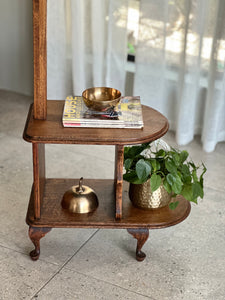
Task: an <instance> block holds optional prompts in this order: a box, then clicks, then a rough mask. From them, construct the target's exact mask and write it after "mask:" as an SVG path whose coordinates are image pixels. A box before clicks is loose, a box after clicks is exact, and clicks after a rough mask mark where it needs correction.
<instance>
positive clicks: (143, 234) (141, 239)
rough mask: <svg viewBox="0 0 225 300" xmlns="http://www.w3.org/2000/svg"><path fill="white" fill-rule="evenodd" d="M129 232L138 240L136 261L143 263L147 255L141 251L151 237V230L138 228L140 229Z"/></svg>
mask: <svg viewBox="0 0 225 300" xmlns="http://www.w3.org/2000/svg"><path fill="white" fill-rule="evenodd" d="M127 231H128V232H129V233H130V234H131V235H133V237H134V238H135V239H137V249H136V259H137V260H138V261H143V260H144V259H145V257H146V254H145V253H144V252H142V251H141V248H142V247H143V245H144V243H145V242H146V241H147V239H148V237H149V230H148V229H147V228H138V229H127Z"/></svg>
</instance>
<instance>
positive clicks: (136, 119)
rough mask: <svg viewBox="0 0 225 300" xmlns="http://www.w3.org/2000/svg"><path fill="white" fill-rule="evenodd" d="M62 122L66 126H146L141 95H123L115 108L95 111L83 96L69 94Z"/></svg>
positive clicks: (135, 127)
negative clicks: (89, 106)
mask: <svg viewBox="0 0 225 300" xmlns="http://www.w3.org/2000/svg"><path fill="white" fill-rule="evenodd" d="M62 122H63V126H64V127H94V128H133V129H138V128H142V127H143V126H144V124H143V117H142V107H141V101H140V97H131V96H129V97H122V98H121V100H120V102H119V103H118V104H117V105H116V107H114V108H113V109H109V110H107V111H104V112H103V111H94V110H91V109H89V108H87V107H86V105H85V103H84V101H83V98H82V97H81V96H78V97H72V96H68V97H67V98H66V101H65V105H64V111H63V117H62Z"/></svg>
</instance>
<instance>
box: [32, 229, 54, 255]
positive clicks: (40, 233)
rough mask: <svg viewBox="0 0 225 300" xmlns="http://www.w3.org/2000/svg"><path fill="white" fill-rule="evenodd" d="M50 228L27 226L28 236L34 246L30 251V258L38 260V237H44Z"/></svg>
mask: <svg viewBox="0 0 225 300" xmlns="http://www.w3.org/2000/svg"><path fill="white" fill-rule="evenodd" d="M50 230H51V228H48V227H31V226H30V227H29V237H30V239H31V241H32V243H33V244H34V246H35V249H34V250H32V251H31V252H30V257H31V259H32V260H38V258H39V256H40V239H41V238H42V237H44V236H45V235H46V234H47V233H48V232H49V231H50Z"/></svg>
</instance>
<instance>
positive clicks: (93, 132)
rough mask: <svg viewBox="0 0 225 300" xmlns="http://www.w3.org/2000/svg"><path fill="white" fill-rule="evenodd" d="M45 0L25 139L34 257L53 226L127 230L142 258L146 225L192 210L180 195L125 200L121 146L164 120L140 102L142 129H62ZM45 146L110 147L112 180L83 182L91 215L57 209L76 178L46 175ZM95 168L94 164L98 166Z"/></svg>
mask: <svg viewBox="0 0 225 300" xmlns="http://www.w3.org/2000/svg"><path fill="white" fill-rule="evenodd" d="M46 15H47V0H33V34H34V103H33V104H32V105H31V107H30V110H29V113H28V118H27V122H26V125H25V129H24V134H23V137H24V139H25V140H26V141H28V142H31V143H32V148H33V177H34V181H33V186H32V190H31V195H30V202H29V206H28V212H27V218H26V222H27V224H28V225H29V236H30V239H31V241H32V242H33V244H34V246H35V249H34V250H33V251H31V252H30V256H31V258H32V259H33V260H37V259H38V258H39V255H40V239H41V238H42V237H44V236H45V235H46V233H48V232H49V231H50V230H51V229H52V228H59V227H62V228H118V229H119V228H125V229H127V230H128V232H129V233H130V234H131V235H133V237H134V238H136V239H137V249H136V259H137V260H139V261H142V260H143V259H144V258H145V254H144V253H143V252H142V251H141V249H142V247H143V245H144V243H145V242H146V240H147V239H148V235H149V229H156V228H164V227H168V226H172V225H175V224H177V223H179V222H181V221H183V220H184V219H185V218H186V217H187V216H188V214H189V212H190V208H191V206H190V203H189V202H188V201H186V200H185V199H184V198H183V197H182V196H180V197H179V201H180V203H179V205H178V207H177V208H176V209H175V210H170V209H169V208H168V207H164V208H161V209H156V210H150V211H148V210H141V209H138V208H135V207H133V206H132V204H131V202H130V201H129V199H128V193H127V189H128V186H127V183H124V184H123V151H124V145H134V144H139V143H144V142H150V141H153V140H156V139H158V138H160V137H161V136H163V135H164V134H165V133H166V132H167V130H168V121H167V119H166V118H165V117H164V116H163V115H162V114H160V113H159V112H157V111H156V110H154V109H152V108H150V107H147V106H143V107H142V108H143V119H144V128H143V129H96V128H64V127H63V125H62V113H63V106H64V101H60V100H58V101H56V100H51V101H48V100H47V80H46V78H47V75H46V72H47V63H46V60H47V57H46ZM45 144H84V145H99V147H100V146H101V145H114V146H115V173H114V179H112V180H108V179H107V180H106V179H102V180H99V179H98V180H97V179H96V180H94V179H90V180H87V179H86V180H85V183H87V185H88V186H90V187H92V188H94V190H95V192H96V194H97V196H98V199H99V207H98V208H97V210H96V211H94V212H92V213H89V214H73V213H71V212H69V211H67V210H64V209H63V208H62V207H61V200H62V196H63V194H64V192H65V191H66V190H67V189H68V188H70V187H71V186H72V185H73V184H74V181H75V179H64V178H57V179H56V178H46V176H45ZM96 167H97V166H96Z"/></svg>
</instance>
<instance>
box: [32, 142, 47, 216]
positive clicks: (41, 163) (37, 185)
mask: <svg viewBox="0 0 225 300" xmlns="http://www.w3.org/2000/svg"><path fill="white" fill-rule="evenodd" d="M33 172H34V218H35V219H40V217H41V204H42V198H43V195H44V186H45V145H44V144H36V143H33Z"/></svg>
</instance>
